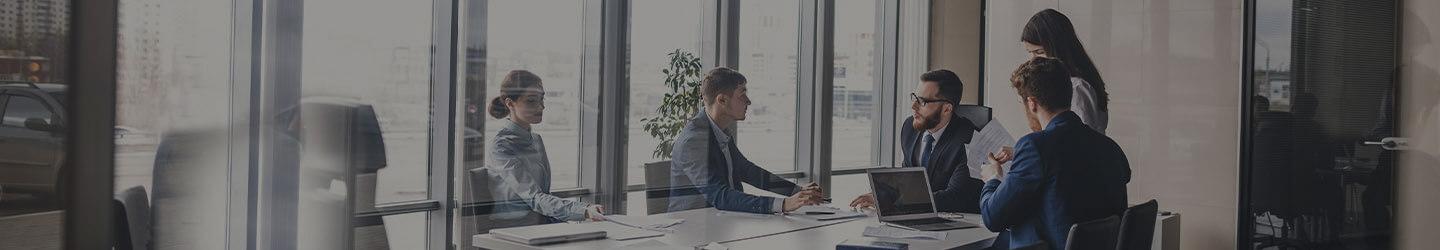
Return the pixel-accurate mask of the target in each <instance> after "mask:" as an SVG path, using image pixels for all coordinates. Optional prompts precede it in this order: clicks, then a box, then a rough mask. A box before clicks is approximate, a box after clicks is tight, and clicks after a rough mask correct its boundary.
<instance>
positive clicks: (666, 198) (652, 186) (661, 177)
mask: <svg viewBox="0 0 1440 250" xmlns="http://www.w3.org/2000/svg"><path fill="white" fill-rule="evenodd" d="M670 167H671V166H670V161H662V162H652V163H646V164H645V211H646V212H647V213H648V214H658V213H665V212H670V210H671V207H670V199H675V198H681V197H690V196H695V197H696V198H697V199H699V200H704V197H699V196H701V194H700V189H698V188H695V186H694V185H693V184H691V183H690V181H689V180H687V179H685V178H680V180H679V182H680V183H671V182H670V177H671V172H670ZM691 200H694V199H691ZM680 206H681V205H677V209H679V210H687V209H697V208H705V206H706V204H703V203H702V204H694V205H692V206H689V207H680Z"/></svg>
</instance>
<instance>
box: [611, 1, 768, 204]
mask: <svg viewBox="0 0 1440 250" xmlns="http://www.w3.org/2000/svg"><path fill="white" fill-rule="evenodd" d="M701 2H702V1H698V0H687V1H671V0H640V1H632V2H631V10H630V32H631V33H630V67H628V68H629V69H630V110H629V112H628V113H629V117H628V118H627V119H628V120H629V131H628V132H627V134H628V135H629V136H630V137H629V146H628V147H629V150H628V151H629V155H628V157H627V158H628V160H629V161H630V163H629V164H628V166H629V167H630V169H629V170H628V171H626V173H627V174H628V175H629V176H627V184H629V185H637V184H645V178H646V177H645V165H646V164H649V163H655V162H662V161H666V160H669V158H668V157H656V156H655V150H657V146H658V145H660V139H657V138H656V137H654V136H651V135H650V133H649V132H646V131H645V129H644V127H645V126H644V125H645V123H644V122H643V121H641V119H644V118H651V117H656V115H657V113H656V109H657V108H659V106H660V104H661V100H662V98H664V96H665V94H667V93H670V89H669V88H667V87H665V86H666V85H665V74H664V73H662V72H661V69H665V68H667V67H668V66H669V64H670V57H669V53H671V52H674V51H676V50H679V51H681V52H686V53H690V54H691V55H694V56H695V57H699V56H700V33H701V26H700V24H701V23H700V22H701V21H702V20H701V18H700V17H701V14H700V13H701V12H700V10H701V7H702V6H701ZM701 70H702V72H704V71H705V70H706V69H701ZM702 74H703V73H702ZM662 151H664V150H662ZM747 152H748V151H747ZM664 153H666V154H668V153H669V152H664Z"/></svg>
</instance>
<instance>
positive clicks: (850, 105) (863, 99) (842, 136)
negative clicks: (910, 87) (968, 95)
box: [831, 0, 895, 169]
mask: <svg viewBox="0 0 1440 250" xmlns="http://www.w3.org/2000/svg"><path fill="white" fill-rule="evenodd" d="M876 10H877V3H876V1H864V0H849V1H836V2H835V16H836V17H837V18H835V47H834V49H835V52H834V53H835V57H834V63H835V66H834V67H835V75H834V81H835V85H834V93H833V95H834V96H833V99H832V100H831V102H832V103H833V105H834V106H833V107H832V110H833V114H832V115H831V116H832V121H833V124H834V128H833V129H832V130H831V133H832V135H833V136H834V137H832V138H833V139H832V140H833V141H834V142H836V143H832V144H831V145H833V147H834V148H832V150H831V152H832V154H831V165H832V166H834V168H835V169H843V168H861V167H873V166H875V165H876V162H875V161H876V159H873V158H874V155H875V153H874V152H872V151H873V150H876V149H875V145H877V144H878V143H877V142H876V140H877V139H878V138H876V134H875V133H876V132H875V131H876V130H875V129H874V128H876V127H879V124H878V123H879V122H895V121H890V120H889V119H885V117H879V111H880V109H879V106H878V105H879V104H878V103H876V100H875V99H874V97H875V96H877V95H878V94H879V93H880V89H879V88H877V87H878V85H879V83H878V82H877V80H876V79H878V78H879V75H880V74H879V69H880V68H879V66H880V65H876V64H875V62H876V61H877V60H876V58H875V57H876V56H878V53H876V52H877V51H876V50H875V48H876V38H877V37H878V34H879V27H877V25H876V24H877V21H878V19H879V17H878V16H877V14H878V13H879V12H878V11H876ZM884 132H885V133H890V132H891V131H884Z"/></svg>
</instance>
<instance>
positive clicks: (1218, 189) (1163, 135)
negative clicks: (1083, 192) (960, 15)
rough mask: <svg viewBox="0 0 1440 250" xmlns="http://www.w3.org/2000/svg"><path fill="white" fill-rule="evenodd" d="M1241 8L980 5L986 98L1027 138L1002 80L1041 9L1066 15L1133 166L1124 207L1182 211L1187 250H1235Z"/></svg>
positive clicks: (1181, 3)
mask: <svg viewBox="0 0 1440 250" xmlns="http://www.w3.org/2000/svg"><path fill="white" fill-rule="evenodd" d="M1241 3H1242V1H1240V0H1048V1H1041V0H991V1H987V4H988V6H986V7H987V11H988V12H989V13H988V15H987V17H988V19H987V20H986V30H987V34H986V44H985V51H986V55H985V78H986V79H985V84H986V87H985V95H986V96H985V100H986V103H985V104H986V105H989V106H991V107H994V108H995V111H996V119H997V120H999V121H1001V122H1003V123H1004V124H1005V125H1006V127H1007V128H1008V129H1009V130H1010V132H1011V133H1013V134H1015V135H1016V137H1019V136H1021V135H1023V134H1025V133H1027V132H1028V129H1027V128H1026V122H1025V118H1024V115H1023V109H1022V107H1021V105H1020V104H1019V102H1018V101H1017V99H1016V97H1015V91H1014V89H1013V88H1010V87H1009V86H1010V85H1009V82H1008V78H1009V76H1010V72H1011V71H1012V70H1014V68H1015V66H1016V65H1019V64H1020V63H1021V62H1022V61H1023V60H1025V59H1027V56H1028V55H1027V54H1026V53H1025V51H1024V50H1023V49H1021V48H1020V44H1019V40H1020V30H1021V29H1022V28H1023V27H1024V25H1025V23H1026V21H1028V20H1029V18H1030V16H1031V15H1033V14H1034V13H1035V12H1038V11H1040V10H1043V9H1046V8H1054V9H1057V10H1060V11H1061V12H1063V13H1066V15H1068V16H1070V18H1071V19H1072V22H1073V23H1074V24H1075V26H1076V27H1075V28H1076V30H1077V32H1078V33H1079V36H1080V40H1081V41H1082V43H1084V45H1085V46H1086V49H1087V50H1088V52H1089V53H1090V55H1091V57H1093V59H1094V60H1095V63H1096V64H1097V67H1098V68H1099V70H1100V72H1101V74H1102V76H1103V78H1104V79H1105V81H1106V83H1107V88H1108V89H1109V93H1110V100H1111V102H1110V127H1109V129H1108V131H1107V132H1108V134H1109V135H1110V136H1111V137H1112V138H1114V139H1115V140H1116V141H1117V142H1118V143H1120V145H1121V147H1122V148H1124V150H1125V153H1126V155H1127V156H1129V158H1130V165H1131V169H1132V171H1133V174H1134V175H1133V176H1134V178H1133V180H1132V181H1131V182H1130V185H1129V190H1130V194H1129V196H1130V200H1131V202H1142V201H1145V200H1148V199H1152V198H1153V199H1158V200H1159V201H1160V206H1161V209H1162V210H1168V211H1175V212H1178V213H1180V214H1182V218H1183V220H1182V221H1183V222H1182V227H1181V242H1180V244H1181V246H1182V248H1183V249H1231V248H1234V247H1235V240H1236V239H1235V237H1236V232H1235V230H1236V216H1235V213H1236V211H1237V207H1236V205H1237V201H1238V196H1237V195H1238V192H1239V191H1238V190H1239V188H1238V187H1239V182H1238V178H1239V167H1238V162H1239V145H1240V143H1239V134H1240V133H1239V131H1240V99H1239V96H1240V91H1241V88H1240V86H1241V85H1240V82H1239V80H1240V56H1241V49H1242V48H1243V47H1242V46H1241V44H1242V43H1241V42H1242V41H1241V39H1242V36H1241V34H1242V33H1241V32H1242V29H1241V28H1242V25H1243V24H1244V22H1243V19H1242V12H1241Z"/></svg>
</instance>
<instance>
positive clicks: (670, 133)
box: [640, 49, 703, 159]
mask: <svg viewBox="0 0 1440 250" xmlns="http://www.w3.org/2000/svg"><path fill="white" fill-rule="evenodd" d="M667 55H669V57H670V64H669V65H667V66H666V68H664V69H661V70H660V72H661V73H664V74H665V87H666V88H669V89H670V93H666V94H665V97H664V98H661V99H660V107H658V108H656V109H655V113H656V114H655V116H653V117H649V118H642V119H640V121H641V122H642V123H644V128H645V132H647V133H650V136H651V137H654V138H655V139H656V140H658V141H660V143H659V144H658V145H655V151H654V152H652V153H651V155H652V156H654V157H655V158H660V159H669V158H670V151H671V149H672V148H674V146H675V137H676V136H678V135H680V130H682V129H685V123H686V122H688V121H690V117H691V116H694V115H695V112H697V111H700V78H701V77H702V76H701V74H703V72H702V70H703V69H702V68H701V67H702V66H701V65H700V57H697V56H695V55H694V54H691V53H690V52H686V51H681V50H678V49H677V50H675V51H672V52H670V53H667Z"/></svg>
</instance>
